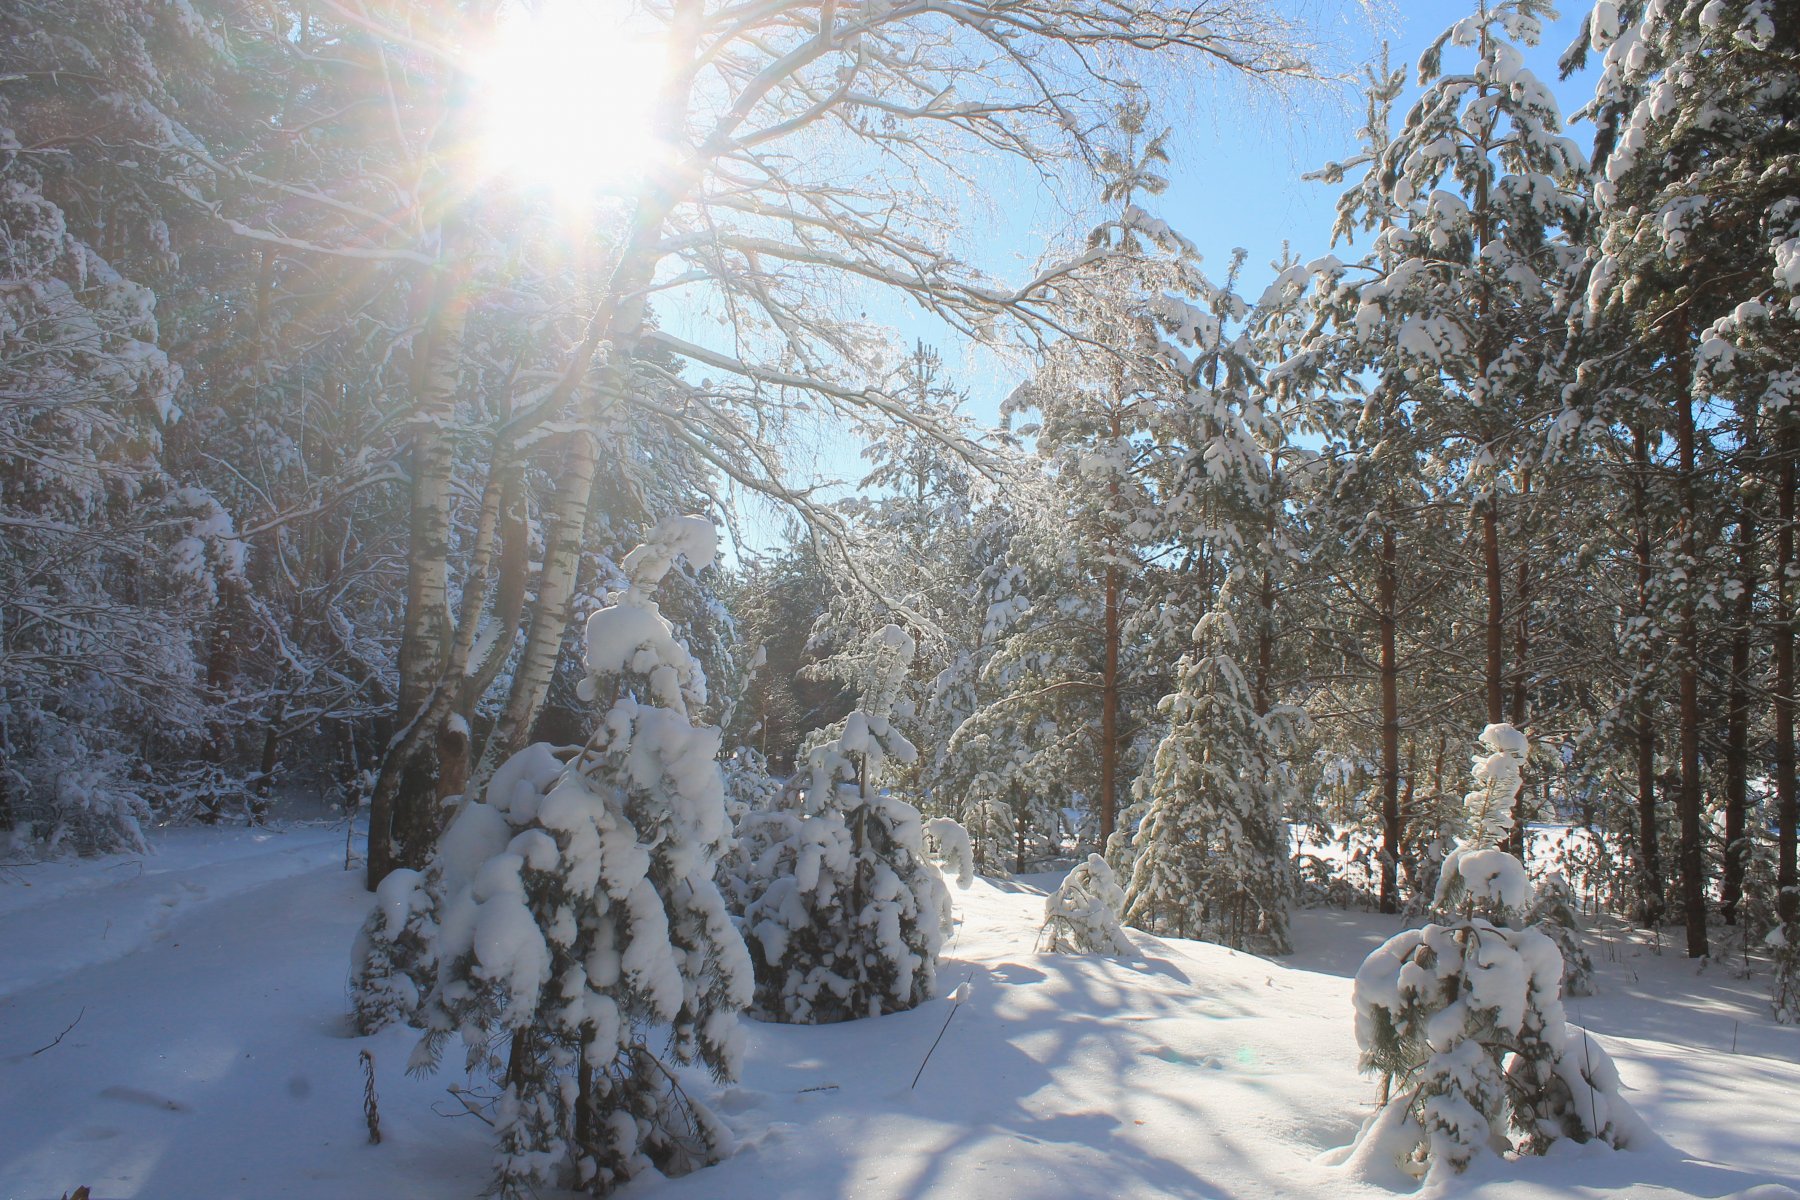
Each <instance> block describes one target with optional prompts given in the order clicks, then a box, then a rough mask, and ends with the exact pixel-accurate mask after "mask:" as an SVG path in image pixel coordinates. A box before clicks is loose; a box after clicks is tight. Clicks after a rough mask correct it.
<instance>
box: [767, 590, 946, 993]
mask: <svg viewBox="0 0 1800 1200" xmlns="http://www.w3.org/2000/svg"><path fill="white" fill-rule="evenodd" d="M914 650H915V646H914V643H913V640H912V638H911V637H910V636H908V635H907V633H906V632H905V631H904V630H902V629H901V628H900V627H899V626H897V625H888V626H885V627H883V628H882V629H880V630H877V631H876V633H875V635H874V637H873V638H871V639H870V649H869V652H868V655H867V658H866V660H865V672H866V673H865V674H864V676H863V679H862V681H861V682H862V689H861V692H862V701H863V703H864V704H866V705H868V706H869V707H868V708H867V709H863V708H859V709H856V710H855V711H853V712H851V713H850V715H849V716H847V717H846V718H844V720H843V721H842V722H841V723H839V724H838V725H837V726H836V727H834V728H829V729H826V730H823V731H820V733H819V734H817V735H815V737H814V738H813V739H811V741H812V744H811V746H810V748H809V749H808V750H807V751H806V771H805V776H804V778H805V781H806V783H805V787H804V790H789V791H788V792H787V793H785V794H784V797H783V800H782V803H781V806H780V807H779V808H777V809H775V810H772V811H767V812H761V813H753V814H751V815H750V816H749V817H747V818H746V819H745V821H744V822H743V824H742V826H741V835H740V836H741V837H742V839H743V841H744V843H745V848H744V850H743V855H744V858H745V860H746V863H747V869H746V872H745V874H746V877H747V880H748V882H747V884H746V894H748V895H749V896H750V897H751V898H750V900H749V902H748V903H747V904H746V905H745V906H744V910H743V915H742V919H741V922H740V924H741V927H742V928H743V931H744V936H745V939H746V941H747V942H748V944H749V946H750V950H751V956H752V960H753V962H754V964H755V973H756V1010H757V1011H758V1013H759V1014H761V1015H762V1016H764V1017H765V1018H767V1019H769V1020H775V1021H783V1022H790V1023H796V1024H815V1025H818V1024H827V1023H831V1022H835V1021H850V1020H856V1019H859V1018H862V1017H876V1016H881V1015H883V1014H885V1013H892V1012H903V1011H905V1010H906V1009H909V1008H913V1007H915V1006H917V1005H918V1004H919V1003H921V1002H922V1001H924V1000H926V999H928V998H929V997H930V996H931V993H932V989H933V987H934V985H935V982H936V977H937V959H938V949H939V946H940V945H941V944H942V940H943V937H944V934H945V932H946V926H947V925H948V924H949V921H950V916H951V914H950V898H949V893H948V890H947V889H946V888H945V886H944V881H943V878H942V877H941V876H940V875H939V874H938V871H937V868H936V867H934V866H932V865H931V863H930V861H929V860H927V859H926V857H925V851H924V844H923V831H922V829H921V824H920V819H919V812H918V810H917V809H916V808H914V807H913V806H912V805H910V804H908V803H906V802H905V801H904V800H902V799H899V798H898V797H895V796H893V795H891V794H888V793H885V792H883V791H881V790H880V789H879V788H878V786H877V784H876V781H877V780H879V779H880V778H881V777H882V773H883V770H884V767H885V766H886V764H887V763H888V762H890V761H895V762H898V763H900V764H902V765H904V764H906V763H907V762H909V761H911V760H912V759H913V758H914V757H916V755H917V751H916V750H915V749H914V748H913V746H912V743H910V742H908V741H907V740H906V739H905V737H904V736H903V735H902V734H901V733H900V731H899V730H898V729H897V728H896V727H895V725H894V723H893V722H892V720H891V719H890V718H889V716H888V713H889V711H891V709H892V707H893V704H894V702H895V700H896V699H897V698H898V696H899V694H900V688H901V683H902V679H903V677H904V675H905V672H906V667H907V664H908V662H910V661H911V659H912V656H913V653H914Z"/></svg>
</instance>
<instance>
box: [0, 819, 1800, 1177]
mask: <svg viewBox="0 0 1800 1200" xmlns="http://www.w3.org/2000/svg"><path fill="white" fill-rule="evenodd" d="M149 836H150V839H151V841H152V843H153V846H154V849H155V850H156V853H155V854H153V855H149V856H144V855H131V856H114V857H110V858H104V859H94V860H83V861H80V862H72V863H71V862H61V863H43V864H34V865H31V866H25V867H6V868H4V869H0V995H3V998H0V1129H4V1130H5V1131H6V1133H5V1136H4V1137H3V1138H0V1196H4V1197H8V1198H11V1197H15V1196H17V1197H20V1198H21V1200H24V1198H27V1197H29V1198H33V1200H35V1198H36V1197H40V1196H50V1197H55V1196H60V1195H62V1194H63V1193H64V1192H65V1191H70V1190H73V1189H74V1188H75V1187H76V1186H78V1185H81V1184H86V1185H89V1186H91V1187H92V1188H93V1194H94V1196H95V1197H96V1198H97V1200H102V1198H103V1200H115V1198H117V1197H134V1198H137V1200H196V1198H201V1197H204V1198H207V1200H249V1198H250V1197H255V1198H256V1200H297V1198H308V1200H315V1198H316V1200H342V1198H344V1197H361V1196H381V1197H384V1198H392V1200H413V1198H417V1200H427V1198H429V1200H455V1198H457V1197H468V1198H469V1200H473V1198H474V1197H475V1196H477V1195H478V1194H480V1193H481V1192H482V1190H483V1189H484V1187H485V1186H486V1185H487V1182H488V1179H489V1172H490V1169H491V1144H490V1138H491V1131H490V1130H489V1129H488V1128H487V1126H486V1125H484V1124H482V1123H481V1122H479V1121H477V1120H475V1119H473V1118H471V1117H467V1116H462V1115H458V1114H460V1113H461V1112H462V1105H461V1104H460V1103H459V1102H458V1100H457V1099H456V1098H455V1097H454V1096H452V1095H451V1094H449V1093H448V1092H447V1091H446V1087H445V1085H446V1084H447V1083H449V1082H451V1081H452V1080H455V1079H458V1078H460V1077H459V1076H458V1074H457V1071H456V1070H455V1069H454V1066H455V1065H456V1064H449V1063H447V1064H446V1067H445V1070H444V1071H443V1072H442V1073H440V1075H439V1076H437V1077H428V1078H424V1079H412V1078H408V1077H407V1076H406V1075H405V1074H404V1066H405V1063H406V1060H407V1056H408V1053H409V1051H410V1049H411V1045H412V1041H413V1038H414V1035H413V1034H412V1033H411V1031H408V1030H405V1029H390V1030H387V1031H385V1032H383V1033H381V1034H378V1035H376V1036H374V1037H369V1038H353V1037H351V1036H349V1032H348V1023H347V1019H346V1015H345V1014H346V1001H345V995H344V973H345V972H344V957H345V947H346V946H348V945H349V944H350V941H351V939H352V937H353V936H354V933H355V931H356V929H357V927H358V926H359V924H360V923H361V921H362V919H363V917H364V915H365V914H366V913H367V912H368V910H369V905H370V900H371V897H369V896H368V894H367V893H365V892H364V891H363V890H362V887H361V874H360V872H358V871H349V872H346V871H345V870H344V869H343V850H344V840H345V833H344V830H343V829H342V828H341V827H339V828H335V829H333V828H325V827H319V828H306V827H294V828H288V829H280V830H267V831H243V830H181V831H157V830H152V831H150V833H149ZM1057 883H1058V878H1057V877H1056V876H1054V875H1039V876H1024V877H1019V878H1017V879H1012V880H1006V881H990V880H986V879H977V880H976V881H975V882H974V884H973V885H972V886H971V887H970V888H969V890H968V891H966V892H961V893H959V894H958V904H957V907H958V912H959V914H960V916H961V925H960V928H959V932H958V935H957V938H956V940H955V942H954V944H953V945H952V946H950V947H949V952H948V953H947V954H946V956H945V958H944V960H943V965H942V967H941V977H942V978H943V980H944V982H945V984H946V986H947V988H948V987H949V986H950V985H954V988H953V989H951V994H950V995H949V996H946V997H944V998H942V999H938V1000H931V1001H927V1002H926V1003H924V1004H922V1005H921V1006H919V1007H918V1008H917V1009H915V1010H912V1011H910V1012H905V1013H900V1014H896V1015H894V1016H889V1017H882V1018H878V1019H873V1020H862V1021H853V1022H846V1023H843V1024H838V1025H830V1026H822V1027H806V1026H777V1025H763V1024H757V1023H754V1022H745V1030H746V1033H747V1038H746V1042H747V1046H746V1057H745V1062H744V1071H743V1075H742V1079H741V1082H740V1083H739V1084H737V1085H736V1086H733V1087H728V1088H725V1089H724V1090H722V1091H721V1090H719V1089H717V1088H715V1087H714V1086H713V1085H711V1084H709V1083H707V1082H706V1081H705V1080H704V1078H703V1077H701V1076H699V1075H697V1074H696V1075H694V1076H692V1077H691V1078H690V1080H689V1083H688V1086H689V1087H690V1089H691V1090H693V1091H694V1092H695V1094H696V1095H697V1096H698V1097H699V1098H701V1099H705V1100H708V1101H709V1103H710V1104H711V1107H712V1109H713V1111H714V1113H715V1114H716V1115H717V1116H718V1117H719V1119H721V1120H722V1121H723V1122H724V1123H725V1124H726V1125H727V1126H728V1127H729V1128H730V1130H731V1132H732V1134H733V1135H734V1137H735V1139H736V1141H737V1143H738V1145H739V1147H740V1148H739V1151H738V1153H737V1154H736V1155H735V1156H734V1157H732V1158H730V1159H728V1160H727V1161H726V1162H724V1163H722V1164H721V1165H719V1166H717V1167H712V1168H708V1169H706V1170H702V1171H699V1172H696V1173H694V1174H692V1175H689V1176H687V1177H684V1178H682V1179H679V1180H675V1181H667V1180H662V1179H659V1178H656V1177H655V1176H654V1175H651V1176H647V1177H645V1178H643V1179H640V1180H637V1181H635V1182H633V1183H632V1184H630V1185H629V1186H627V1187H626V1188H625V1189H623V1190H622V1191H621V1192H620V1193H619V1194H620V1195H621V1196H624V1197H628V1198H630V1200H688V1198H690V1197H691V1198H694V1200H701V1198H706V1200H710V1198H712V1197H718V1196H730V1197H732V1198H733V1200H761V1198H765V1197H767V1198H773V1197H793V1196H805V1197H809V1198H811V1197H832V1196H856V1197H859V1198H866V1200H887V1198H890V1197H894V1198H897V1197H916V1196H940V1195H941V1196H959V1195H967V1196H980V1197H982V1198H983V1200H1014V1198H1017V1200H1042V1198H1043V1197H1046V1196H1058V1197H1145V1198H1148V1197H1196V1198H1198V1197H1207V1198H1221V1200H1222V1198H1233V1200H1236V1198H1243V1200H1250V1198H1261V1197H1314V1196H1326V1195H1329V1196H1332V1197H1334V1198H1335V1197H1346V1198H1349V1200H1364V1198H1370V1200H1373V1198H1377V1197H1391V1196H1392V1195H1394V1191H1393V1190H1392V1189H1391V1187H1390V1186H1389V1185H1390V1184H1393V1183H1394V1180H1393V1179H1392V1177H1391V1175H1383V1173H1382V1172H1381V1171H1380V1170H1379V1169H1378V1168H1379V1166H1380V1163H1379V1161H1378V1158H1377V1160H1376V1161H1371V1162H1366V1163H1365V1164H1364V1165H1365V1166H1368V1167H1369V1168H1370V1169H1369V1170H1368V1171H1366V1172H1364V1171H1359V1170H1357V1169H1356V1168H1355V1166H1354V1165H1353V1164H1352V1165H1346V1166H1344V1167H1338V1166H1333V1165H1331V1163H1330V1162H1329V1161H1326V1160H1327V1159H1328V1158H1329V1157H1331V1156H1330V1155H1329V1152H1330V1151H1331V1150H1332V1149H1333V1148H1334V1147H1341V1146H1343V1145H1345V1144H1347V1143H1348V1142H1349V1141H1350V1140H1351V1138H1352V1136H1353V1135H1354V1134H1355V1132H1356V1130H1357V1128H1358V1126H1359V1125H1360V1124H1361V1123H1362V1121H1363V1120H1364V1119H1365V1118H1366V1117H1367V1116H1368V1115H1369V1114H1370V1112H1371V1111H1373V1109H1372V1102H1373V1100H1374V1096H1375V1088H1376V1084H1375V1081H1373V1080H1371V1079H1368V1078H1365V1077H1362V1076H1360V1075H1359V1074H1358V1073H1357V1070H1356V1062H1355V1057H1356V1051H1355V1040H1354V1036H1353V1032H1352V1029H1351V1011H1352V1010H1351V1004H1350V993H1351V987H1352V985H1351V980H1350V978H1349V977H1348V975H1349V974H1350V973H1351V972H1353V971H1354V970H1355V968H1356V965H1357V964H1358V963H1360V962H1361V961H1362V959H1363V958H1364V956H1366V955H1367V954H1368V952H1369V951H1370V950H1371V949H1373V948H1374V947H1375V946H1376V945H1378V944H1380V943H1381V942H1382V941H1384V940H1385V939H1386V938H1388V937H1389V936H1391V935H1392V934H1394V933H1396V932H1398V931H1399V929H1400V928H1401V926H1400V925H1399V923H1398V920H1397V918H1394V917H1384V916H1381V915H1379V914H1372V913H1346V912H1342V911H1338V910H1330V909H1321V910H1311V911H1302V912H1299V913H1296V914H1295V917H1294V930H1293V932H1294V940H1295V943H1296V946H1297V952H1296V953H1295V954H1294V955H1293V956H1292V957H1291V958H1287V959H1282V960H1275V961H1271V960H1265V959H1261V958H1257V957H1255V956H1252V955H1248V954H1242V953H1234V952H1232V951H1229V950H1226V949H1224V948H1222V947H1218V946H1213V945H1207V944H1203V943H1198V942H1185V941H1180V940H1176V939H1158V938H1153V937H1149V936H1146V935H1143V934H1138V933H1135V932H1133V933H1131V934H1130V935H1129V936H1130V938H1131V942H1132V944H1133V946H1134V953H1132V954H1130V955H1127V956H1124V957H1121V958H1107V957H1100V956H1087V955H1067V954H1039V953H1036V952H1034V951H1033V949H1032V947H1033V945H1034V942H1035V939H1036V936H1037V933H1038V929H1039V926H1040V924H1041V922H1042V919H1043V911H1044V902H1045V898H1046V895H1047V893H1049V892H1051V891H1053V890H1054V889H1055V887H1056V884H1057ZM171 899H172V900H173V901H174V903H173V904H169V903H165V901H167V900H171ZM1598 936H1600V937H1601V938H1602V939H1603V943H1604V946H1605V952H1604V953H1596V954H1595V960H1596V970H1597V973H1598V974H1599V976H1600V985H1601V993H1600V995H1599V996H1597V997H1595V998H1591V999H1584V1000H1578V1001H1571V1002H1569V1003H1570V1012H1569V1016H1570V1018H1571V1020H1573V1021H1574V1022H1575V1023H1577V1024H1579V1025H1582V1026H1585V1027H1586V1028H1587V1029H1589V1030H1590V1031H1591V1032H1592V1036H1593V1040H1594V1044H1595V1045H1597V1046H1600V1047H1602V1048H1604V1049H1605V1050H1606V1051H1607V1052H1608V1053H1609V1054H1610V1055H1611V1057H1612V1059H1613V1061H1614V1062H1615V1063H1616V1065H1617V1067H1618V1070H1619V1073H1620V1075H1621V1077H1622V1079H1623V1082H1624V1084H1625V1087H1626V1089H1627V1091H1626V1095H1627V1096H1628V1097H1629V1099H1630V1100H1631V1103H1632V1105H1633V1106H1634V1107H1635V1108H1636V1109H1637V1111H1638V1113H1639V1114H1640V1115H1641V1116H1642V1117H1643V1118H1644V1119H1645V1122H1646V1124H1647V1125H1648V1126H1649V1127H1650V1128H1651V1129H1653V1130H1655V1131H1656V1136H1655V1137H1654V1138H1652V1139H1650V1140H1649V1143H1648V1144H1647V1145H1645V1146H1644V1147H1643V1148H1642V1149H1638V1150H1633V1151H1630V1152H1614V1151H1609V1150H1605V1149H1602V1148H1596V1147H1591V1146H1590V1147H1573V1146H1571V1147H1565V1148H1563V1149H1560V1150H1559V1151H1558V1152H1557V1153H1555V1154H1553V1155H1551V1156H1549V1157H1546V1158H1542V1159H1526V1160H1519V1161H1502V1160H1495V1161H1491V1162H1486V1163H1478V1164H1477V1167H1476V1168H1475V1171H1476V1173H1475V1174H1474V1175H1472V1176H1471V1177H1468V1178H1467V1179H1466V1180H1465V1181H1464V1182H1459V1183H1457V1184H1455V1185H1453V1186H1454V1188H1455V1189H1456V1192H1455V1194H1463V1189H1464V1188H1465V1187H1466V1188H1467V1192H1466V1194H1468V1195H1470V1196H1480V1197H1481V1198H1482V1200H1548V1198H1552V1197H1575V1196H1584V1197H1586V1196H1604V1195H1613V1196H1630V1197H1642V1198H1645V1200H1655V1198H1665V1197H1668V1198H1672V1197H1680V1196H1706V1197H1735V1198H1736V1200H1793V1197H1794V1196H1795V1195H1796V1192H1797V1190H1800V1146H1796V1144H1795V1142H1794V1139H1793V1138H1792V1137H1791V1136H1790V1130H1789V1127H1788V1124H1787V1122H1786V1120H1785V1118H1784V1117H1782V1116H1780V1115H1779V1114H1784V1113H1786V1112H1788V1111H1790V1110H1791V1107H1792V1102H1793V1097H1794V1095H1796V1094H1800V1030H1796V1029H1792V1028H1783V1027H1778V1026H1775V1025H1774V1024H1772V1023H1771V1022H1770V1021H1769V1019H1768V1008H1767V999H1766V996H1767V977H1766V971H1765V973H1763V974H1760V975H1758V976H1756V977H1753V978H1750V979H1739V978H1736V977H1735V976H1734V975H1733V974H1732V973H1731V972H1730V971H1729V970H1727V969H1725V967H1724V965H1723V964H1715V965H1713V966H1712V967H1709V968H1706V969H1704V970H1698V971H1697V969H1696V967H1695V965H1694V964H1692V963H1690V962H1688V961H1687V960H1685V959H1683V958H1681V957H1679V955H1678V952H1677V951H1676V949H1675V948H1674V946H1673V945H1672V944H1671V945H1668V946H1663V947H1661V948H1660V950H1661V952H1660V953H1659V947H1658V946H1657V944H1656V943H1655V941H1654V940H1653V939H1651V938H1649V937H1648V936H1647V935H1641V934H1636V933H1631V932H1628V931H1625V930H1623V929H1621V928H1619V927H1617V926H1614V925H1605V926H1603V927H1602V929H1601V930H1600V931H1599V935H1598ZM964 984H967V985H969V986H970V988H971V990H972V993H973V998H972V999H969V1000H968V1001H966V1002H964V1003H962V1004H961V1005H960V1008H959V1009H953V1005H954V1004H955V1002H956V999H957V997H958V994H959V993H960V994H961V995H964V996H967V995H969V993H967V992H961V988H962V986H963V985H964ZM952 1011H955V1012H956V1018H955V1020H954V1021H952V1022H951V1023H950V1024H949V1025H948V1027H947V1028H945V1019H946V1017H948V1016H949V1015H950V1013H951V1012H952ZM78 1015H79V1016H80V1020H79V1021H76V1018H77V1016H78ZM72 1021H74V1022H76V1023H75V1025H74V1027H73V1028H72V1029H70V1030H69V1031H68V1032H67V1033H66V1034H65V1035H64V1036H63V1040H62V1041H61V1042H60V1043H58V1044H56V1045H54V1046H51V1047H50V1048H48V1049H44V1050H42V1051H41V1052H39V1053H34V1051H38V1050H39V1048H40V1047H44V1046H47V1045H48V1044H49V1043H50V1042H51V1041H52V1040H53V1039H55V1038H56V1037H57V1035H58V1033H59V1032H61V1031H62V1030H64V1028H65V1027H67V1026H69V1025H70V1023H71V1022H72ZM940 1031H941V1032H942V1033H943V1041H942V1043H941V1044H940V1045H939V1046H938V1049H937V1051H936V1053H935V1054H933V1055H932V1057H931V1059H930V1062H929V1063H928V1064H927V1066H926V1068H925V1071H924V1074H923V1076H922V1078H920V1080H919V1083H918V1087H917V1088H916V1089H909V1086H908V1085H909V1083H910V1082H911V1080H912V1078H913V1076H914V1073H915V1072H917V1071H918V1068H919V1064H920V1061H921V1060H922V1059H923V1058H924V1056H925V1053H926V1050H927V1049H928V1048H929V1047H930V1045H931V1043H932V1040H933V1039H934V1038H936V1037H937V1036H938V1035H939V1033H940ZM1571 1033H1573V1031H1571ZM1576 1036H1579V1035H1576ZM363 1049H368V1050H370V1051H371V1052H372V1053H373V1055H374V1057H375V1064H376V1066H375V1071H376V1084H377V1090H378V1094H379V1104H380V1114H381V1121H382V1132H383V1141H382V1144H381V1145H379V1146H370V1145H368V1144H366V1138H365V1134H364V1126H363V1116H362V1076H361V1073H360V1067H359V1063H358V1059H357V1055H358V1052H359V1051H360V1050H363ZM453 1057H456V1058H458V1059H459V1058H460V1056H453ZM1571 1058H1572V1059H1573V1058H1579V1049H1577V1051H1576V1054H1575V1055H1573V1056H1571ZM1566 1061H1567V1060H1566ZM563 1195H565V1194H564V1193H554V1192H546V1193H545V1200H558V1198H559V1197H562V1196H563Z"/></svg>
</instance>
